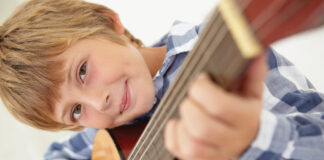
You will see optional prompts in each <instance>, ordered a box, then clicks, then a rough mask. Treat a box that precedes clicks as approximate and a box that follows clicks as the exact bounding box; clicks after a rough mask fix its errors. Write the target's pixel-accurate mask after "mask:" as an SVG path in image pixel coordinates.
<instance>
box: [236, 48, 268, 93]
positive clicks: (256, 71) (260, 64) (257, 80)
mask: <svg viewBox="0 0 324 160" xmlns="http://www.w3.org/2000/svg"><path fill="white" fill-rule="evenodd" d="M267 71H268V66H267V55H266V54H261V55H260V56H258V57H257V58H256V59H254V60H253V61H252V63H251V65H250V66H249V67H248V69H247V71H246V73H245V75H244V77H243V84H242V90H241V91H242V93H243V94H244V95H245V96H248V97H255V98H262V93H263V81H264V79H265V77H266V74H267Z"/></svg>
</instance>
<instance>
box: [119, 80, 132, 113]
mask: <svg viewBox="0 0 324 160" xmlns="http://www.w3.org/2000/svg"><path fill="white" fill-rule="evenodd" d="M130 102H131V96H130V93H129V88H128V84H127V81H126V82H125V89H124V95H123V98H122V103H121V107H120V113H123V112H124V111H126V110H127V109H128V108H129V106H130Z"/></svg>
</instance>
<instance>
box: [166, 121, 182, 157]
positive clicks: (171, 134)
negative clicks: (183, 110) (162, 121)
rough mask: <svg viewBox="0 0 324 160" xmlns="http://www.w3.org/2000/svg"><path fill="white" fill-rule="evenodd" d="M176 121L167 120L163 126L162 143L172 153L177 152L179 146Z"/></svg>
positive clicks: (175, 153)
mask: <svg viewBox="0 0 324 160" xmlns="http://www.w3.org/2000/svg"><path fill="white" fill-rule="evenodd" d="M177 121H178V120H176V119H171V120H169V121H168V122H167V124H166V125H165V128H164V145H165V148H166V149H167V150H168V151H169V152H171V153H172V154H174V155H177V153H179V147H178V143H177V139H178V138H177Z"/></svg>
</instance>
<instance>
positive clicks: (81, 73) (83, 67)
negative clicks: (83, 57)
mask: <svg viewBox="0 0 324 160" xmlns="http://www.w3.org/2000/svg"><path fill="white" fill-rule="evenodd" d="M86 73H87V63H86V62H84V63H83V64H82V65H81V67H80V69H79V78H80V80H81V81H82V82H83V81H84V78H85V76H86Z"/></svg>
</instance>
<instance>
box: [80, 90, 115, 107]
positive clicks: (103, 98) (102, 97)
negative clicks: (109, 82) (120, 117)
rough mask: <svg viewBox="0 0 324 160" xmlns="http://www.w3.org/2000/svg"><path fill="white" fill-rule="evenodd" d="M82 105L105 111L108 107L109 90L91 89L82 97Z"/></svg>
mask: <svg viewBox="0 0 324 160" xmlns="http://www.w3.org/2000/svg"><path fill="white" fill-rule="evenodd" d="M84 100H85V102H84V105H85V106H88V107H91V108H93V109H95V110H97V111H100V112H105V111H106V110H107V109H108V108H109V102H110V92H109V90H106V91H100V90H91V91H88V92H87V94H86V95H85V97H84Z"/></svg>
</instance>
